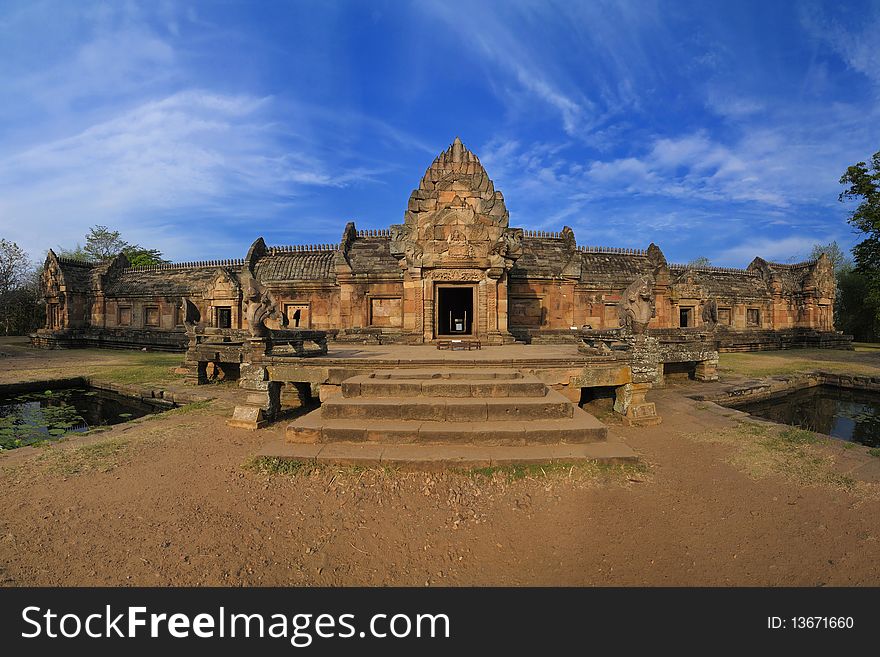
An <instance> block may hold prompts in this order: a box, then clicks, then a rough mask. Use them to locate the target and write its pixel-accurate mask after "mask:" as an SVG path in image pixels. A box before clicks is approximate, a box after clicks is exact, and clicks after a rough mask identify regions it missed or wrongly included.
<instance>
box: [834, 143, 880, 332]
mask: <svg viewBox="0 0 880 657" xmlns="http://www.w3.org/2000/svg"><path fill="white" fill-rule="evenodd" d="M840 184H841V185H847V188H846V189H845V190H844V191H842V192H841V193H840V196H839V197H838V199H839V200H840V201H859V204H858V206H857V207H856V208H855V210H853V211H852V213H851V214H850V217H849V223H850V224H852V225H853V226H855V227H856V228H857V229H858V230H860V231H862V232H863V233H864V234H865V239H864V240H862V241H861V242H859V243H858V244H856V246H855V247H854V248H853V255H854V256H855V267H854V269H853V270H852V273H851V274H845V276H844V283H842V284H841V296H842V297H843V296H851V297H852V298H851V299H850V300H849V301H848V302H847V303H848V305H847V310H846V312H847V313H848V315H846V316H847V317H849V318H852V319H851V320H850V319H845V320H844V322H843V323H844V325H846V322H848V321H853V322H855V324H854V326H855V327H856V328H855V329H854V330H853V335H855V336H856V338H857V339H860V340H874V339H876V337H877V334H878V328H880V151H878V152H876V153H874V155H873V157H872V158H871V163H870V165H868V164H866V163H865V162H859V163H857V164H854V165H853V166H851V167H848V168H847V170H846V173H844V174H843V175H842V176H841V177H840ZM844 287H845V288H846V289H844ZM859 297H861V298H859ZM857 332H858V333H859V334H857Z"/></svg>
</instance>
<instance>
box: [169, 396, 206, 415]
mask: <svg viewBox="0 0 880 657" xmlns="http://www.w3.org/2000/svg"><path fill="white" fill-rule="evenodd" d="M213 401H214V400H213V399H203V400H202V401H197V402H191V403H189V404H184V405H183V406H178V407H177V408H172V409H171V410H170V411H167V413H168V414H169V415H170V414H174V415H185V414H186V413H193V412H195V411H203V410H205V409H206V408H209V407H210V406H211V404H212V403H213Z"/></svg>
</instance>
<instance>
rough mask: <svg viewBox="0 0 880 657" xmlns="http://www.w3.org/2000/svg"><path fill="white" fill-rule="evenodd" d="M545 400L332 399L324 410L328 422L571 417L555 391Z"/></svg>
mask: <svg viewBox="0 0 880 657" xmlns="http://www.w3.org/2000/svg"><path fill="white" fill-rule="evenodd" d="M546 392H547V394H546V395H545V396H543V397H501V398H492V397H490V398H477V399H474V398H469V397H468V398H464V397H445V398H444V397H421V396H420V397H364V396H357V397H350V398H346V397H339V396H336V397H331V398H330V399H328V400H326V401H325V402H324V403H323V404H322V406H321V414H322V417H323V418H324V419H326V420H339V419H360V420H433V421H437V422H441V421H444V420H445V421H449V422H484V421H497V420H540V419H556V418H566V417H571V415H572V409H573V408H575V407H574V406H573V405H572V403H571V402H570V401H569V400H568V399H567V398H565V397H564V396H562V395H561V394H560V393H558V392H556V391H555V390H550V391H546Z"/></svg>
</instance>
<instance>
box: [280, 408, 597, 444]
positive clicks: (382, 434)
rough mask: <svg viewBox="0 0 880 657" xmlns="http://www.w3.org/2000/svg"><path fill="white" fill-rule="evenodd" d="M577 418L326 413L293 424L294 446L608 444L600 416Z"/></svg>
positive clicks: (577, 413)
mask: <svg viewBox="0 0 880 657" xmlns="http://www.w3.org/2000/svg"><path fill="white" fill-rule="evenodd" d="M572 409H573V411H572V416H571V417H566V418H558V419H533V420H527V421H522V420H519V421H512V420H494V421H484V422H450V421H436V420H425V421H420V420H384V421H383V420H379V421H370V422H365V421H364V420H363V419H328V418H325V417H323V415H322V411H321V409H318V410H315V411H312V412H311V413H309V414H307V415H304V416H303V417H301V418H298V419H296V420H295V421H294V422H292V423H291V424H289V425H288V427H287V431H286V435H287V440H288V441H290V442H294V443H334V442H376V443H380V442H381V443H387V444H408V443H418V444H480V445H531V444H552V443H560V444H580V443H590V442H597V441H603V440H605V439H606V438H607V435H608V429H607V428H606V427H605V425H603V424H602V423H601V422H599V421H598V420H597V419H596V418H595V417H593V416H592V415H590V414H589V413H587V412H585V411H584V410H582V409H580V408H577V407H575V406H572Z"/></svg>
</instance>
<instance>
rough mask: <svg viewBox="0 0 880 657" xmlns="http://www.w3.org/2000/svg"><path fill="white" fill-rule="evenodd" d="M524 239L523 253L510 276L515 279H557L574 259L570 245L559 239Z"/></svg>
mask: <svg viewBox="0 0 880 657" xmlns="http://www.w3.org/2000/svg"><path fill="white" fill-rule="evenodd" d="M546 235H548V236H547V237H532V236H531V235H528V236H526V237H524V238H523V241H522V248H523V252H522V255H521V256H520V257H519V259H518V260H517V261H516V262H515V263H514V265H513V268H512V269H511V272H510V275H511V277H513V278H529V277H535V278H555V277H558V276H562V275H563V271H564V270H565V269H566V268H567V267H568V265H569V264H570V262H571V261H572V258H573V257H576V256H575V254H574V253H572V251H571V250H570V248H569V245H568V243H567V242H566V241H565V240H563V239H561V238H559V237H550V236H549V235H550V234H549V233H547V234H546Z"/></svg>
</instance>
